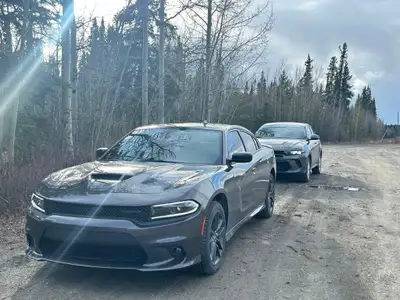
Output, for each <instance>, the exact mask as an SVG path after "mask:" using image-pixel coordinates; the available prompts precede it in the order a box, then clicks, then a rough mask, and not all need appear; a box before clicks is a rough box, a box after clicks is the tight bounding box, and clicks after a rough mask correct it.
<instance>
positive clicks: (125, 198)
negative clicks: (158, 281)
mask: <svg viewBox="0 0 400 300" xmlns="http://www.w3.org/2000/svg"><path fill="white" fill-rule="evenodd" d="M160 126H165V127H168V126H171V127H172V126H173V127H174V128H176V127H179V126H180V127H184V128H193V129H198V130H217V131H220V132H222V133H223V135H222V136H223V143H222V147H221V149H220V151H221V152H222V155H221V157H222V164H219V165H197V164H182V163H163V162H136V161H135V162H134V161H106V162H104V161H101V160H96V161H93V162H88V163H84V164H81V165H78V166H73V167H70V168H67V169H64V170H60V171H58V172H54V173H53V174H50V175H49V176H48V177H47V178H45V179H44V180H43V181H42V182H41V183H40V184H39V186H38V187H37V189H36V190H35V195H36V196H37V197H40V198H41V199H43V201H44V209H43V210H44V211H40V210H38V209H37V207H35V206H34V205H33V206H32V205H31V206H30V208H29V210H28V215H27V221H26V235H27V241H28V248H27V254H28V256H30V257H31V258H34V259H36V260H45V261H51V262H57V263H63V264H71V265H78V266H88V267H100V268H119V269H137V270H142V271H157V270H170V269H178V268H184V267H188V266H191V265H194V264H197V263H200V262H201V256H200V249H201V247H202V245H201V243H202V239H203V237H202V234H203V232H202V231H203V229H204V228H203V227H204V220H205V216H206V215H207V213H208V210H209V206H210V204H211V203H212V201H214V200H221V201H222V202H221V203H223V206H224V209H225V210H226V215H227V231H226V240H229V239H230V238H231V237H232V236H233V234H234V233H235V232H236V230H237V229H239V228H240V227H241V225H242V224H244V223H245V222H246V221H247V220H248V219H249V218H251V217H252V216H254V215H255V214H257V213H258V212H260V211H261V210H262V209H263V208H264V207H265V197H266V194H267V190H268V186H269V177H268V176H269V174H271V172H272V173H275V172H276V162H275V156H274V152H273V150H272V149H271V148H268V147H262V146H261V144H259V143H258V141H257V139H256V138H255V137H254V135H253V134H252V133H251V132H250V131H248V130H247V129H245V128H243V127H240V126H231V125H213V124H208V125H207V127H204V125H203V124H197V123H196V124H173V125H159V127H160ZM146 128H152V127H151V126H148V127H146ZM233 132H236V133H240V134H248V135H250V136H251V137H252V138H254V140H255V143H256V145H257V148H258V149H257V151H256V152H255V153H253V155H252V160H251V161H250V162H246V163H230V162H229V159H230V155H231V153H228V149H227V145H226V143H227V136H228V135H229V134H231V133H233ZM111 148H112V147H111ZM187 200H193V201H195V202H197V203H198V204H200V207H199V209H198V210H197V211H195V212H194V213H192V214H190V215H185V216H177V217H173V218H165V219H160V220H149V218H148V217H146V216H148V213H149V212H148V210H149V209H151V207H152V205H158V204H166V203H171V202H174V203H175V202H179V201H187ZM224 200H225V201H224ZM45 243H47V244H45ZM78 244H79V245H81V246H80V247H81V248H79V251H78V250H77V249H78V248H77V246H76V245H78ZM82 245H85V247H86V248H85V247H84V246H82ZM75 248H76V249H75ZM43 249H45V251H43ZM71 249H72V250H71ZM121 249H122V250H121ZM130 249H131V250H134V251H135V252H136V253H137V256H138V257H137V259H136V260H135V259H133V260H129V259H130V256H129V255H130V253H128V252H129V251H130ZM73 250H74V251H75V250H76V251H75V252H74V253H73V255H69V254H68V253H69V252H71V253H72V252H73ZM46 251H47V252H46ZM90 251H94V252H93V254H92V256H91V254H90ZM101 251H103V252H101ZM113 251H115V252H113ZM118 251H120V252H118ZM44 252H46V253H44ZM77 252H79V253H81V254H79V253H77ZM119 254H120V256H121V257H123V259H118V256H119ZM125 258H129V259H125Z"/></svg>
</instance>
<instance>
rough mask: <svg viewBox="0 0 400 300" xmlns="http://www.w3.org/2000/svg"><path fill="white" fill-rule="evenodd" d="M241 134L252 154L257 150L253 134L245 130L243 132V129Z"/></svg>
mask: <svg viewBox="0 0 400 300" xmlns="http://www.w3.org/2000/svg"><path fill="white" fill-rule="evenodd" d="M240 136H241V137H242V139H243V142H244V145H245V147H246V150H247V151H248V152H250V153H251V154H254V153H256V152H257V148H256V145H255V144H254V140H253V138H252V136H251V135H249V134H247V133H245V132H243V131H241V132H240Z"/></svg>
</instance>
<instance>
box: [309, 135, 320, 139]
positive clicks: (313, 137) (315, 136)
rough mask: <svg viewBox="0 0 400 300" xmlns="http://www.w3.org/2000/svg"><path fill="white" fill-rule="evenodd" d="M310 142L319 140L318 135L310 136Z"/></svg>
mask: <svg viewBox="0 0 400 300" xmlns="http://www.w3.org/2000/svg"><path fill="white" fill-rule="evenodd" d="M310 140H312V141H317V140H319V135H318V134H312V135H311V138H310Z"/></svg>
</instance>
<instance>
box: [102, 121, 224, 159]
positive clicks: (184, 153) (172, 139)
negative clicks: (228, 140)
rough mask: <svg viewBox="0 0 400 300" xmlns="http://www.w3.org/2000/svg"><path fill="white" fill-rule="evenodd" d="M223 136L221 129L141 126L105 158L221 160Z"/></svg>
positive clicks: (113, 148)
mask: <svg viewBox="0 0 400 300" xmlns="http://www.w3.org/2000/svg"><path fill="white" fill-rule="evenodd" d="M222 136H223V135H222V132H221V131H216V130H203V129H193V128H182V127H181V128H180V127H173V128H172V127H168V128H148V129H138V130H135V131H133V132H132V133H131V134H130V135H128V136H126V137H125V138H124V139H123V140H121V141H120V142H118V143H117V144H116V145H115V146H114V147H112V148H111V149H110V150H109V151H108V152H107V153H106V155H105V156H104V158H103V159H102V160H108V161H109V160H117V161H118V160H122V161H149V162H151V161H155V162H176V163H189V164H204V165H207V164H221V163H222Z"/></svg>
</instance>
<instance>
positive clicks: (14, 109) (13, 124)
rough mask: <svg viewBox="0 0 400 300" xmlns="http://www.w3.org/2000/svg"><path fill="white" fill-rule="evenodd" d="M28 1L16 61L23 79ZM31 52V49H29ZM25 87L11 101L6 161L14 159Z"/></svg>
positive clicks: (25, 2) (25, 3) (25, 4)
mask: <svg viewBox="0 0 400 300" xmlns="http://www.w3.org/2000/svg"><path fill="white" fill-rule="evenodd" d="M29 2H30V0H24V1H23V32H22V37H21V48H20V51H19V53H18V57H19V61H18V60H17V64H18V73H19V74H20V75H19V76H18V77H19V78H21V79H22V78H24V74H23V72H24V70H23V69H22V61H23V59H26V57H25V52H26V51H25V50H26V45H25V44H26V41H27V39H28V35H29V34H28V27H29V23H30V22H29V6H30V4H29ZM31 50H33V49H31ZM25 89H26V86H22V88H21V89H20V90H19V91H18V97H16V98H15V99H13V100H12V102H13V103H12V105H11V109H10V117H11V118H10V129H11V131H10V139H9V144H8V161H9V162H13V161H14V159H15V139H16V133H17V123H18V110H19V103H20V102H21V100H22V97H23V95H24V91H25Z"/></svg>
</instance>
